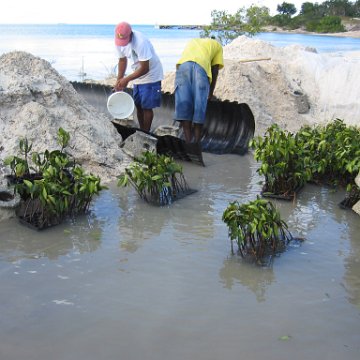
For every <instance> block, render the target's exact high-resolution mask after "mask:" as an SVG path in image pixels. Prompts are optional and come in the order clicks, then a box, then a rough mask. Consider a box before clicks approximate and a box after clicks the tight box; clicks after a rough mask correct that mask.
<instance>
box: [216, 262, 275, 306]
mask: <svg viewBox="0 0 360 360" xmlns="http://www.w3.org/2000/svg"><path fill="white" fill-rule="evenodd" d="M219 276H220V279H221V282H222V283H223V284H224V287H225V288H227V289H232V287H233V286H234V284H236V283H240V284H241V285H243V286H245V287H246V288H248V289H249V290H251V291H252V292H253V293H254V294H255V296H256V300H257V301H258V302H263V301H265V300H266V298H265V293H266V289H267V288H268V287H269V286H270V285H271V283H272V282H273V281H274V280H275V275H274V272H273V270H272V268H271V267H260V266H257V265H254V264H249V263H246V262H244V261H242V260H241V259H238V258H236V257H231V258H228V259H225V260H224V264H223V267H222V268H221V269H220V271H219Z"/></svg>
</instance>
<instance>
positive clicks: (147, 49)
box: [116, 30, 164, 84]
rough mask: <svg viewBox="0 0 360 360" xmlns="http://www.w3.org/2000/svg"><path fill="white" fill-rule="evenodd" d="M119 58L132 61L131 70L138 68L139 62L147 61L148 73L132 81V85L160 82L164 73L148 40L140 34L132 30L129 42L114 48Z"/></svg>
mask: <svg viewBox="0 0 360 360" xmlns="http://www.w3.org/2000/svg"><path fill="white" fill-rule="evenodd" d="M116 49H117V52H118V55H119V58H123V57H127V58H128V59H130V60H131V61H132V68H133V70H136V69H137V68H138V67H139V65H140V64H139V61H147V60H149V72H148V73H147V74H145V75H143V76H141V77H139V78H137V79H135V80H134V81H133V83H134V84H147V83H153V82H157V81H161V80H162V79H163V78H164V71H163V67H162V64H161V62H160V59H159V57H158V56H157V54H156V52H155V50H154V47H153V45H152V44H151V42H150V40H149V39H148V38H147V37H145V36H144V35H143V34H142V33H141V32H139V31H136V30H133V35H132V39H131V42H129V43H128V44H127V45H126V46H116Z"/></svg>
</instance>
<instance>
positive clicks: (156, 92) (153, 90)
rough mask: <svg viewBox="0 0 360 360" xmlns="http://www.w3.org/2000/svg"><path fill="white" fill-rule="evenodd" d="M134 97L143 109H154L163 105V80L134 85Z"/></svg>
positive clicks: (138, 105) (136, 103) (137, 104)
mask: <svg viewBox="0 0 360 360" xmlns="http://www.w3.org/2000/svg"><path fill="white" fill-rule="evenodd" d="M133 98H134V102H135V105H136V106H137V107H141V108H142V109H153V108H156V107H160V105H161V81H157V82H154V83H149V84H138V85H134V88H133Z"/></svg>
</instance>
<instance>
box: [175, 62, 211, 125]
mask: <svg viewBox="0 0 360 360" xmlns="http://www.w3.org/2000/svg"><path fill="white" fill-rule="evenodd" d="M209 91H210V83H209V78H208V76H207V74H206V72H205V70H204V69H203V68H202V67H201V66H200V65H198V64H197V63H195V62H192V61H187V62H185V63H183V64H181V65H180V66H179V68H178V69H177V71H176V77H175V120H177V121H182V120H188V121H192V122H193V123H196V124H204V122H205V115H206V108H207V101H208V96H209Z"/></svg>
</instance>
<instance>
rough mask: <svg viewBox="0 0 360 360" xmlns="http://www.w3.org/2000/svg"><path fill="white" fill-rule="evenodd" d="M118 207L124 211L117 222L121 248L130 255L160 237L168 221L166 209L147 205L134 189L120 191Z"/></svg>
mask: <svg viewBox="0 0 360 360" xmlns="http://www.w3.org/2000/svg"><path fill="white" fill-rule="evenodd" d="M118 206H119V208H120V209H121V210H122V211H121V216H120V217H119V218H118V220H117V227H118V232H119V233H120V234H121V241H120V248H121V249H122V250H125V251H127V252H130V253H134V252H135V251H137V250H138V249H139V248H140V247H141V246H142V245H143V244H144V242H146V241H147V240H148V239H149V238H151V237H153V236H157V235H159V234H160V233H161V230H162V228H163V227H164V226H165V224H166V222H167V221H168V211H167V208H166V207H157V206H154V205H151V204H148V203H146V202H145V201H144V200H142V199H141V198H140V197H139V196H138V194H137V192H136V191H135V190H134V189H132V188H125V189H120V190H119V192H118Z"/></svg>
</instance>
